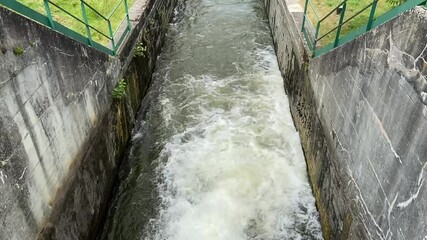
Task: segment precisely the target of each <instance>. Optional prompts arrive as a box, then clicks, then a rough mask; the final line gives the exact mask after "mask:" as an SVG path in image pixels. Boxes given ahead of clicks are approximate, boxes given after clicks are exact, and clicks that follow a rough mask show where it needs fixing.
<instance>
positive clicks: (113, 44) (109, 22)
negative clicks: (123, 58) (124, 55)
mask: <svg viewBox="0 0 427 240" xmlns="http://www.w3.org/2000/svg"><path fill="white" fill-rule="evenodd" d="M108 30H109V31H110V38H111V45H112V47H113V53H114V55H116V50H117V49H116V45H115V43H114V34H113V28H112V27H111V21H110V20H109V19H108Z"/></svg>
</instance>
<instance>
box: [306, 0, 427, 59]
mask: <svg viewBox="0 0 427 240" xmlns="http://www.w3.org/2000/svg"><path fill="white" fill-rule="evenodd" d="M377 5H378V0H373V1H372V3H370V4H368V5H367V6H365V7H364V8H362V9H361V10H360V11H358V12H356V13H355V14H354V15H352V16H350V17H348V18H347V19H346V18H345V14H346V10H347V0H344V1H342V2H341V3H340V4H338V6H336V7H335V8H334V9H333V10H332V11H330V12H329V13H328V14H326V15H325V16H324V17H322V18H320V17H319V15H318V13H317V12H316V8H315V6H314V5H313V3H312V2H311V0H306V3H305V7H304V15H303V20H302V33H303V35H304V37H305V39H306V41H307V45H308V47H309V48H310V50H311V52H312V54H313V57H317V56H319V55H322V54H324V53H327V52H329V51H330V50H332V49H334V48H336V47H338V46H340V45H342V44H344V43H346V42H349V41H351V40H353V39H355V38H356V37H358V36H360V35H362V34H364V33H365V32H367V31H369V30H371V29H373V28H375V27H377V26H379V25H381V24H383V23H384V22H387V21H389V20H390V19H392V18H394V17H395V16H397V15H399V14H400V13H402V12H405V11H407V10H409V9H411V8H413V7H415V6H418V5H424V6H426V7H427V1H426V0H408V1H406V2H404V3H402V4H401V5H399V6H397V7H395V8H393V9H391V10H390V11H388V12H386V13H384V14H383V15H381V16H379V17H377V18H375V11H376V9H377ZM368 9H370V14H369V18H368V19H367V21H366V24H365V25H364V26H362V27H360V28H358V29H356V30H353V31H352V32H350V33H348V34H346V35H345V36H343V37H341V30H342V27H343V26H344V25H345V24H347V23H348V22H350V21H351V20H353V19H354V18H355V17H357V16H359V15H360V14H361V13H363V12H364V11H366V10H368ZM309 10H311V11H312V12H313V15H314V18H315V20H316V24H315V26H316V27H314V26H313V25H312V24H311V22H310V18H309V17H308V11H309ZM338 10H339V11H338ZM334 12H339V15H340V16H339V21H338V24H337V25H336V27H334V28H332V29H330V30H327V32H326V33H324V34H322V35H321V36H319V35H320V32H321V31H320V30H321V26H322V22H324V21H325V20H327V19H328V18H329V17H331V15H332V14H333V13H334ZM334 32H335V36H334V41H333V42H332V43H330V44H328V45H326V46H323V47H320V48H319V47H318V43H319V41H320V40H322V39H325V37H327V36H330V35H331V34H333V33H334Z"/></svg>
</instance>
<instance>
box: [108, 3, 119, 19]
mask: <svg viewBox="0 0 427 240" xmlns="http://www.w3.org/2000/svg"><path fill="white" fill-rule="evenodd" d="M122 2H123V0H121V1H120V2H119V3H118V4H117V5H116V7H115V8H114V9H113V11H111V13H110V14H109V15H108V18H107V19H108V20H110V18H111V17H112V16H113V14H114V13H115V12H116V11H117V9H118V8H119V7H120V5H122Z"/></svg>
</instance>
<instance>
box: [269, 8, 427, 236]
mask: <svg viewBox="0 0 427 240" xmlns="http://www.w3.org/2000/svg"><path fill="white" fill-rule="evenodd" d="M266 5H267V6H268V7H269V8H268V11H269V17H270V23H271V27H272V32H273V35H274V38H275V43H276V48H277V53H278V57H279V61H280V64H281V66H282V71H283V73H284V76H285V88H286V90H287V92H288V95H289V98H290V103H291V111H292V113H293V117H294V121H295V124H296V125H297V127H298V129H299V131H300V135H301V139H302V141H303V146H304V152H305V155H306V159H307V164H308V168H309V175H310V180H311V183H312V187H313V191H314V193H315V196H316V199H317V206H318V208H319V211H320V213H321V218H322V224H323V230H324V235H325V237H326V238H327V239H420V240H424V239H426V238H427V227H426V226H427V202H426V201H425V199H427V187H426V183H425V181H426V177H427V106H426V104H427V101H426V100H427V11H426V10H425V9H424V8H421V7H418V8H416V9H414V10H411V11H409V12H406V13H404V14H402V15H400V16H398V17H397V18H395V19H393V20H392V21H390V22H388V23H386V24H384V25H382V26H380V27H379V28H377V29H375V30H373V31H371V32H369V33H367V34H365V35H364V36H362V37H359V38H357V39H356V40H354V41H352V42H350V43H348V44H345V45H344V46H342V47H340V48H338V49H336V50H334V51H332V52H329V53H327V54H325V55H322V56H320V57H318V58H316V59H313V60H311V61H310V62H309V64H308V62H305V61H304V56H306V55H305V51H306V50H305V49H303V47H301V46H302V45H303V42H302V38H301V35H300V33H299V30H298V29H299V27H298V26H300V24H298V23H296V22H298V21H299V20H298V19H299V18H300V16H301V11H302V8H299V7H295V6H293V3H292V1H287V3H285V2H283V1H275V0H271V1H266ZM295 39H296V40H295Z"/></svg>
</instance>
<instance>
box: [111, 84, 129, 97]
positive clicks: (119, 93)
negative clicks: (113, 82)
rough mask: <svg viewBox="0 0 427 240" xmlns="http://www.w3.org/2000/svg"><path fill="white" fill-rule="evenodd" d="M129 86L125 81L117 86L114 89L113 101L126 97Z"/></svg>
mask: <svg viewBox="0 0 427 240" xmlns="http://www.w3.org/2000/svg"><path fill="white" fill-rule="evenodd" d="M126 88H127V84H126V81H125V80H124V79H122V80H120V81H119V82H118V83H117V86H116V87H115V88H114V89H113V99H121V98H122V97H123V96H125V95H126Z"/></svg>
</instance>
